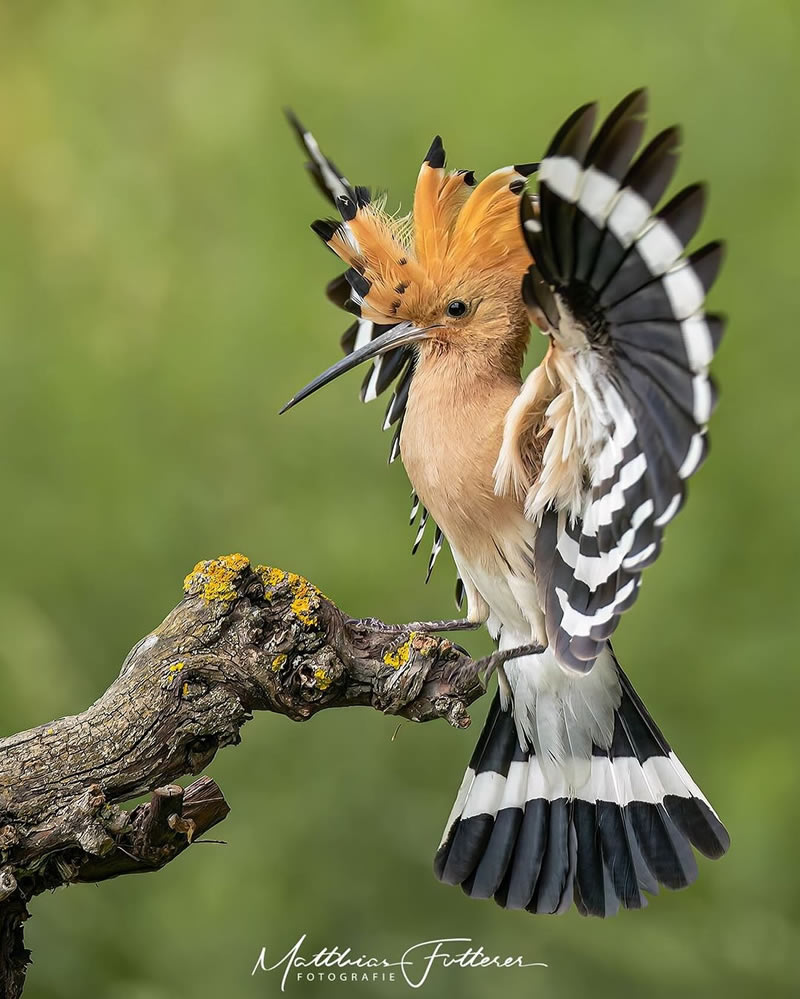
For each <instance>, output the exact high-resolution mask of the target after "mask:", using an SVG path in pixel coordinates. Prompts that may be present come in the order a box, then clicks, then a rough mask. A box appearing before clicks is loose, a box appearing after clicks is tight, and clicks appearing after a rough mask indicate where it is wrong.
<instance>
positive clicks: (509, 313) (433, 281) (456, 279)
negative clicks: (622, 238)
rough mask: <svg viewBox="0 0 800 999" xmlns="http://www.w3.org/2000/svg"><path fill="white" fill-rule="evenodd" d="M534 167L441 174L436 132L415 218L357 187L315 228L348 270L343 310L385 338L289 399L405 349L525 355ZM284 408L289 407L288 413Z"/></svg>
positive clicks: (417, 197)
mask: <svg viewBox="0 0 800 999" xmlns="http://www.w3.org/2000/svg"><path fill="white" fill-rule="evenodd" d="M536 166H537V165H536V164H526V165H522V166H509V167H504V168H502V169H500V170H496V171H495V172H494V173H491V174H489V176H488V177H486V178H485V179H484V180H482V181H481V182H480V183H479V184H476V182H475V178H474V175H473V173H472V171H468V170H455V171H447V170H446V169H445V152H444V148H443V146H442V142H441V139H440V138H439V137H438V136H437V137H436V138H435V139H434V141H433V144H432V145H431V148H430V150H429V151H428V154H427V156H426V157H425V160H424V161H423V163H422V167H421V168H420V172H419V177H418V179H417V185H416V189H415V192H414V208H413V211H412V212H411V213H410V214H409V215H405V216H402V217H401V216H397V215H390V214H388V213H387V212H386V210H385V199H373V198H372V197H371V195H370V192H369V190H368V189H366V188H362V187H355V188H352V189H351V191H350V192H349V193H347V194H342V195H340V196H339V197H338V198H337V199H336V203H337V207H338V209H339V212H340V214H341V219H340V220H335V221H334V220H320V221H317V222H315V223H313V225H312V228H313V229H314V231H315V232H316V233H317V235H318V236H320V238H321V239H322V240H323V241H324V242H325V243H326V244H327V246H328V247H329V248H330V249H331V250H333V252H334V253H335V254H336V255H337V256H338V257H340V258H341V259H342V260H343V261H344V262H345V263H346V264H347V265H348V270H347V272H346V274H345V277H346V279H347V281H348V283H349V284H350V287H351V290H352V291H351V301H350V302H348V304H347V307H348V308H350V309H351V311H353V312H354V313H355V314H357V315H358V316H360V317H361V318H363V319H366V320H370V321H372V322H374V323H378V324H380V325H382V326H391V327H392V329H390V330H389V331H388V332H386V333H384V334H383V335H381V336H379V337H377V338H376V339H374V340H372V342H371V343H369V344H367V345H366V346H365V347H362V348H360V349H359V350H356V351H354V352H353V353H352V354H349V355H348V356H347V357H346V358H344V359H343V360H341V361H339V362H338V364H335V365H333V367H331V368H329V369H328V371H326V372H324V374H322V375H320V376H319V378H317V379H315V380H314V381H313V382H311V383H310V384H309V385H308V386H306V388H305V389H303V390H302V391H301V392H300V393H298V395H296V396H295V397H294V399H292V401H291V403H290V404H289V405H293V404H294V403H296V402H299V401H300V400H301V399H303V398H306V397H307V396H308V395H310V394H311V393H312V392H314V391H316V390H317V389H318V388H321V387H322V386H323V385H325V384H328V383H329V382H330V381H332V380H333V379H334V378H336V377H338V376H339V375H340V374H343V373H344V372H345V371H348V370H350V369H351V368H353V367H355V366H356V365H358V364H360V363H361V362H362V361H366V360H368V359H369V358H372V357H375V356H377V355H378V354H381V353H384V352H386V351H388V350H392V349H394V348H396V347H399V346H403V345H406V344H411V343H414V344H417V345H418V346H419V349H420V351H421V353H422V354H423V355H425V354H427V353H434V354H435V353H440V352H443V351H450V350H454V351H465V352H466V351H469V352H475V351H478V352H480V351H484V352H489V353H497V352H498V351H500V352H501V353H502V352H503V351H504V350H508V351H511V352H513V353H514V354H515V356H516V355H518V354H519V351H520V348H519V344H518V343H517V344H516V345H515V343H514V342H515V341H519V340H520V338H522V339H527V330H528V319H527V314H526V312H525V308H524V305H523V302H522V298H521V295H520V286H521V282H522V278H523V275H524V274H525V272H526V270H527V269H528V267H529V265H530V263H531V259H532V258H531V254H530V251H529V249H528V247H527V245H526V243H525V240H524V238H523V234H522V227H521V224H520V198H521V197H522V196H523V191H524V189H525V182H526V179H527V177H528V176H529V175H530V174H531V173H532V172H533V171H534V169H536ZM287 408H288V407H287Z"/></svg>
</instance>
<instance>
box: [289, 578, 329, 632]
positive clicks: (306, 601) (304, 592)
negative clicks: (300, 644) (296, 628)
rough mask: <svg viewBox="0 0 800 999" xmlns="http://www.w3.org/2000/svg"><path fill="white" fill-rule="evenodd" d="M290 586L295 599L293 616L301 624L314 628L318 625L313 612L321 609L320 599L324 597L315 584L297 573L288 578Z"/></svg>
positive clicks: (293, 601)
mask: <svg viewBox="0 0 800 999" xmlns="http://www.w3.org/2000/svg"><path fill="white" fill-rule="evenodd" d="M286 578H287V579H288V581H289V586H290V587H291V588H292V593H293V594H294V599H293V600H292V614H294V616H295V617H296V618H297V620H298V621H300V623H301V624H304V625H306V627H308V628H313V627H314V625H316V623H317V618H316V615H315V614H314V613H312V612H313V611H315V610H316V609H317V608H318V607H319V598H320V596H321V595H322V594H321V593H320V592H319V590H318V589H317V588H316V586H314V584H313V583H309V581H308V580H307V579H304V578H303V577H302V576H298V575H297V573H296V572H290V573H289V574H288V575H287V577H286Z"/></svg>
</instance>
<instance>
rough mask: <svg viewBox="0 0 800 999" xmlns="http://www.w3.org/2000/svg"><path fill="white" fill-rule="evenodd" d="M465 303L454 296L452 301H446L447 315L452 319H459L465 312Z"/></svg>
mask: <svg viewBox="0 0 800 999" xmlns="http://www.w3.org/2000/svg"><path fill="white" fill-rule="evenodd" d="M467 308H468V307H467V303H466V302H463V301H462V300H461V299H460V298H454V299H453V301H452V302H448V304H447V309H446V310H445V311H446V312H447V315H448V316H450V317H451V318H453V319H460V318H461V317H462V316H466V314H467Z"/></svg>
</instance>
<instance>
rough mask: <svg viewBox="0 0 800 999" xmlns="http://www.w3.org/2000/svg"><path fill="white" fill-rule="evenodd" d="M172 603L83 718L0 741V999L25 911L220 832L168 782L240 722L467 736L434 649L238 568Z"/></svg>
mask: <svg viewBox="0 0 800 999" xmlns="http://www.w3.org/2000/svg"><path fill="white" fill-rule="evenodd" d="M184 592H185V596H184V598H183V600H182V601H181V602H180V603H179V604H178V606H177V607H176V608H175V609H174V610H173V611H171V612H170V614H169V615H168V616H167V618H166V619H165V620H164V621H163V622H162V623H161V624H160V625H159V626H158V628H156V629H155V630H154V631H153V632H152V633H151V634H149V635H147V636H146V637H145V638H143V639H142V640H141V641H140V642H139V643H138V644H137V645H136V646H135V647H134V648H133V650H132V651H131V652H130V654H129V655H128V657H127V659H126V660H125V662H124V663H123V665H122V669H121V671H120V673H119V676H117V678H116V679H115V680H114V681H113V683H112V684H111V686H110V687H109V688H108V689H107V690H106V691H105V693H104V694H102V696H101V697H100V698H98V700H97V701H95V703H94V704H93V705H91V707H89V708H87V710H86V711H84V712H83V713H82V714H80V715H75V716H71V717H67V718H60V719H58V720H57V721H53V722H49V723H47V724H46V725H40V726H39V727H38V728H34V729H30V730H29V731H27V732H20V733H19V734H17V735H12V736H9V737H8V738H6V739H3V740H0V999H16V997H18V996H19V995H21V993H22V989H23V986H24V981H25V970H26V967H27V965H28V962H29V955H28V953H27V951H26V950H25V948H24V944H23V939H22V924H23V922H24V920H25V919H27V918H28V909H27V904H28V902H29V900H30V899H31V898H32V897H34V896H35V895H38V894H40V893H41V892H43V891H45V890H47V889H52V888H55V887H58V886H59V885H63V884H67V883H70V882H78V881H103V880H106V879H107V878H112V877H117V876H118V875H121V874H133V873H139V872H147V871H154V870H157V869H159V868H160V867H163V866H164V865H165V864H166V863H168V862H169V861H171V860H172V859H174V857H176V856H177V855H178V854H179V853H181V852H182V851H183V850H185V849H186V848H187V847H188V846H189V845H190V843H191V842H192V841H193V840H196V839H197V838H199V837H201V836H202V835H203V834H204V833H205V832H206V831H207V830H208V829H210V828H211V827H212V826H214V825H215V824H216V823H218V822H220V821H222V819H224V818H225V816H226V815H227V813H228V811H229V809H228V805H227V804H226V802H225V799H224V798H223V796H222V792H221V791H220V789H219V788H218V787H217V785H216V784H215V783H214V781H213V780H211V778H209V777H202V778H200V779H199V780H197V781H195V782H194V783H193V784H190V785H189V786H188V787H187V788H185V789H184V788H181V787H180V786H179V785H177V784H176V783H175V782H176V781H177V780H178V779H179V778H180V777H183V776H186V775H188V774H198V773H199V772H200V771H202V770H203V769H204V768H205V767H206V766H207V765H208V764H209V763H210V762H211V760H212V759H213V757H214V755H215V753H216V752H217V750H219V749H221V748H222V747H223V746H229V745H234V744H236V743H237V742H239V739H240V730H241V727H242V725H243V724H244V723H245V722H246V721H248V720H250V718H252V715H253V712H254V711H274V712H278V713H280V714H283V715H286V716H288V717H289V718H292V719H295V720H297V721H302V720H305V719H307V718H310V717H311V716H312V715H314V714H315V713H316V712H317V711H321V710H322V709H323V708H333V707H344V706H348V705H358V704H360V705H369V706H372V707H374V708H377V709H378V710H379V711H383V712H386V713H389V714H397V715H401V716H403V717H405V718H409V719H411V720H412V721H420V722H422V721H430V720H431V719H434V718H445V719H446V720H447V721H448V722H449V723H450V724H451V725H455V726H457V727H465V726H466V725H468V724H469V715H468V713H467V707H468V705H469V704H470V703H471V702H472V701H474V700H475V698H476V697H478V696H480V694H481V693H483V691H484V687H483V684H482V682H481V680H480V678H479V676H478V673H477V669H476V664H475V663H474V662H473V661H472V660H471V659H469V657H468V656H466V654H465V653H464V652H463V651H461V650H460V649H458V648H457V647H455V646H454V645H452V644H451V643H450V642H449V641H447V639H445V638H442V637H441V636H438V635H430V634H426V633H424V632H418V631H400V632H397V631H387V630H384V629H383V628H382V626H381V623H380V622H375V621H369V622H363V621H355V620H354V619H352V618H348V617H347V616H346V615H345V614H343V613H342V611H340V610H339V609H338V608H337V607H336V606H335V605H334V604H333V603H331V601H330V600H329V599H328V598H327V597H325V596H324V594H322V593H321V592H320V591H319V590H318V589H317V588H316V587H315V586H314V585H313V584H311V583H309V582H308V581H307V580H305V579H303V577H302V576H298V575H296V574H294V573H291V572H284V571H283V570H280V569H274V568H269V567H267V566H251V564H250V562H249V560H248V559H247V558H245V556H243V555H228V556H225V557H221V558H217V559H212V560H209V561H206V562H201V563H199V564H198V565H197V566H195V568H194V570H193V571H192V572H191V573H190V574H189V575H188V576H187V577H186V580H185V582H184ZM147 792H152V796H151V799H150V801H149V802H147V803H146V804H143V805H139V806H137V807H136V808H134V809H133V810H130V811H129V810H126V809H124V808H123V807H121V805H120V803H122V802H125V801H128V800H130V799H131V798H133V797H135V796H137V795H141V794H144V793H147ZM254 821H255V817H254Z"/></svg>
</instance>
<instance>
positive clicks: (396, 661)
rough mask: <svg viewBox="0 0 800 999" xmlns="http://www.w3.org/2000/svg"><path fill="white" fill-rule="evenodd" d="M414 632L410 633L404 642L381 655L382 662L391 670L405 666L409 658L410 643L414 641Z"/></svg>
mask: <svg viewBox="0 0 800 999" xmlns="http://www.w3.org/2000/svg"><path fill="white" fill-rule="evenodd" d="M415 635H416V632H414V631H412V632H411V634H410V635H409V636H408V638H407V639H406V641H405V642H403V644H402V645H398V647H397V648H396V649H394V650H391V649H390V650H388V651H387V652H384V654H383V661H384V662H385V663H386V665H387V666H391V667H392V668H393V669H400V667H401V666H405V664H406V663H407V662H408V660H409V659H410V657H411V643H412V641H413V640H414V637H415Z"/></svg>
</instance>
